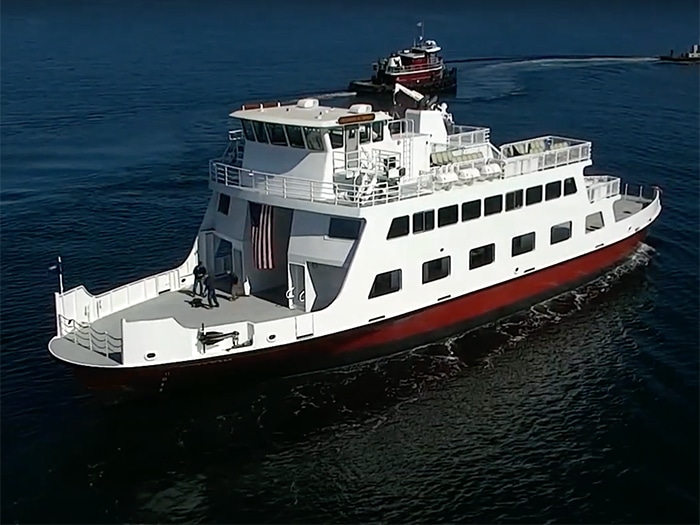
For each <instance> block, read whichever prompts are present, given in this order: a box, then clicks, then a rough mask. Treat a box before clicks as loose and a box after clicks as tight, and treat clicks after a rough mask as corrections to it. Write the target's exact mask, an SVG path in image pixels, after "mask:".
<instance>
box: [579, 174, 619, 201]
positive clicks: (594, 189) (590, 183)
mask: <svg viewBox="0 0 700 525" xmlns="http://www.w3.org/2000/svg"><path fill="white" fill-rule="evenodd" d="M584 180H585V181H586V191H587V192H588V201H589V202H591V203H593V202H597V201H599V200H603V199H607V198H608V197H615V196H616V195H619V194H620V179H619V178H618V177H611V176H609V175H588V176H586V177H584Z"/></svg>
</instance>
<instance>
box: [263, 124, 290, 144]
mask: <svg viewBox="0 0 700 525" xmlns="http://www.w3.org/2000/svg"><path fill="white" fill-rule="evenodd" d="M265 128H266V129H267V136H268V137H270V143H271V144H274V145H275V146H287V137H286V135H285V134H284V126H283V125H282V124H270V123H269V122H265Z"/></svg>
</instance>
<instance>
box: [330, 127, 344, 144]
mask: <svg viewBox="0 0 700 525" xmlns="http://www.w3.org/2000/svg"><path fill="white" fill-rule="evenodd" d="M329 135H330V137H331V148H333V149H338V148H342V147H343V128H331V129H330V130H329Z"/></svg>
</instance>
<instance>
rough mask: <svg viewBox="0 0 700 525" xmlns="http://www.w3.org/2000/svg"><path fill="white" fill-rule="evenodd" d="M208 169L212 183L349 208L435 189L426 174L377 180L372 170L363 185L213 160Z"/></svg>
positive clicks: (377, 203)
mask: <svg viewBox="0 0 700 525" xmlns="http://www.w3.org/2000/svg"><path fill="white" fill-rule="evenodd" d="M209 172H210V178H211V181H212V182H215V183H218V184H223V185H224V186H229V187H232V188H240V189H243V190H252V191H256V192H260V193H262V194H263V195H269V196H273V197H281V198H285V199H297V200H302V201H307V202H316V203H321V204H331V205H340V206H352V207H365V206H377V205H379V204H386V203H389V202H394V201H397V200H405V199H411V198H415V197H418V196H421V195H426V194H430V193H433V192H434V191H435V190H436V185H435V182H434V180H433V177H432V175H430V174H425V175H419V176H418V177H410V178H409V177H404V178H402V179H401V182H400V183H398V182H396V183H392V182H389V181H386V182H380V181H378V180H377V179H376V178H374V177H373V176H374V175H376V172H375V171H373V170H368V171H367V174H368V175H369V176H370V178H371V179H373V180H372V181H371V182H368V183H367V184H365V185H363V184H355V183H354V182H347V183H344V182H324V181H315V180H309V179H303V178H300V177H289V176H285V175H279V174H273V173H264V172H259V171H254V170H249V169H243V168H238V167H235V166H230V165H228V164H224V163H222V162H217V161H211V163H210V170H209ZM358 174H359V175H362V174H363V170H358ZM360 178H361V177H360ZM349 180H353V179H349Z"/></svg>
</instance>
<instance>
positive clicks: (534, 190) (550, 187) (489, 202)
mask: <svg viewBox="0 0 700 525" xmlns="http://www.w3.org/2000/svg"><path fill="white" fill-rule="evenodd" d="M574 193H576V181H575V180H574V179H573V177H568V178H566V179H564V183H563V189H562V181H559V180H556V181H553V182H550V183H548V184H545V186H544V192H543V191H542V185H539V186H532V187H531V188H527V189H526V190H524V191H523V190H515V191H511V192H508V193H506V194H505V211H511V210H517V209H519V208H522V207H523V200H524V205H525V206H531V205H533V204H537V203H539V202H542V200H543V197H544V200H545V201H551V200H554V199H558V198H559V197H561V196H562V195H564V196H566V195H573V194H574ZM523 194H524V199H523ZM503 201H504V198H503V195H493V196H491V197H486V198H485V199H484V206H483V208H484V209H483V215H484V217H486V216H488V215H494V214H496V213H501V212H502V211H503ZM481 215H482V210H481V199H476V200H473V201H469V202H463V203H462V222H464V221H470V220H473V219H478V218H479V217H481ZM458 221H459V207H458V205H457V204H451V205H449V206H445V207H443V208H440V209H439V210H438V221H437V222H438V224H437V225H438V228H442V227H443V226H449V225H450V224H456V223H457V222H458ZM433 229H435V210H426V211H419V212H416V213H414V214H413V233H420V232H426V231H430V230H433ZM408 234H409V220H408V215H403V216H401V217H396V218H395V219H394V220H393V221H391V226H390V227H389V233H387V236H386V238H387V239H394V238H396V237H403V236H405V235H408Z"/></svg>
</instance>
